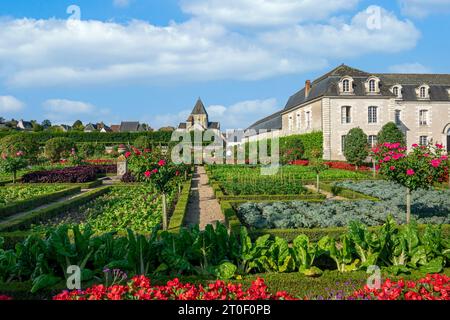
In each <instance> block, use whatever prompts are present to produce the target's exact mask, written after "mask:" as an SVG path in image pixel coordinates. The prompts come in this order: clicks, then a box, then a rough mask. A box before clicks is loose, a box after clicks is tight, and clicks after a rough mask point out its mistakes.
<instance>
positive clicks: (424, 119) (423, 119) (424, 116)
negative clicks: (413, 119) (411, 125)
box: [419, 110, 428, 126]
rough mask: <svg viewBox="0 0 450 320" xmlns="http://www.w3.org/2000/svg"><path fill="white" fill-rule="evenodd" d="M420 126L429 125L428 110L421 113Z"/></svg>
mask: <svg viewBox="0 0 450 320" xmlns="http://www.w3.org/2000/svg"><path fill="white" fill-rule="evenodd" d="M419 125H421V126H427V125H428V110H420V111H419Z"/></svg>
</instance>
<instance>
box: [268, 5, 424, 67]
mask: <svg viewBox="0 0 450 320" xmlns="http://www.w3.org/2000/svg"><path fill="white" fill-rule="evenodd" d="M376 11H378V12H379V13H380V15H379V19H378V21H376V22H375V23H373V24H372V21H373V20H371V17H372V15H373V12H376ZM261 37H262V39H263V41H264V42H265V43H267V44H270V45H273V46H277V47H278V48H283V49H285V50H286V51H292V50H294V52H297V53H298V52H300V53H301V54H302V55H303V56H312V55H318V56H321V57H323V58H351V57H357V56H361V55H363V54H367V53H374V52H387V53H392V52H400V51H403V50H408V49H411V48H413V47H414V46H415V45H416V43H417V41H418V39H419V38H420V32H419V31H418V30H417V29H416V28H415V26H414V25H413V24H412V23H411V22H410V21H402V20H399V19H398V18H397V17H396V16H395V15H394V14H393V13H391V12H388V11H386V10H384V9H382V8H380V7H377V6H371V7H369V8H368V10H367V11H366V10H365V11H362V12H360V13H358V14H357V15H356V16H355V17H354V18H353V19H352V20H351V22H350V23H348V24H347V23H344V22H341V21H335V22H334V23H333V24H327V25H306V26H301V25H297V26H293V27H291V28H286V29H283V30H280V31H275V32H267V33H265V34H263V35H261Z"/></svg>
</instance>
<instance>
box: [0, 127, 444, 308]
mask: <svg viewBox="0 0 450 320" xmlns="http://www.w3.org/2000/svg"><path fill="white" fill-rule="evenodd" d="M47 135H48V134H47ZM352 135H353V136H354V138H352ZM380 136H382V137H383V139H384V141H380V144H379V145H378V146H375V147H373V148H370V147H369V146H368V145H367V138H366V139H364V137H363V138H361V132H359V131H358V130H355V131H354V132H352V134H349V136H348V137H347V139H346V147H345V154H346V157H347V162H324V161H323V160H322V159H321V150H320V149H321V133H313V134H310V135H304V136H296V137H289V138H288V139H285V140H282V141H280V155H281V159H282V162H283V163H282V165H281V167H280V168H279V170H278V172H277V173H276V174H275V175H271V176H266V175H262V174H261V166H263V165H262V164H247V165H214V164H204V165H197V166H194V165H190V164H175V163H173V162H172V161H171V157H170V155H171V152H170V150H171V148H172V147H173V144H172V143H170V135H163V134H161V133H143V134H126V135H124V134H114V133H105V134H103V135H102V136H100V135H98V134H90V133H83V134H81V133H80V134H78V135H76V136H69V135H64V134H55V136H45V137H44V136H43V135H42V134H39V133H28V134H13V135H10V134H8V135H5V136H4V137H2V138H1V139H0V154H1V158H0V300H9V299H14V300H20V299H33V300H51V299H54V300H178V299H183V300H186V299H187V300H218V299H221V300H291V299H308V300H326V299H333V300H346V299H348V300H377V299H382V300H385V299H390V300H402V299H406V300H413V299H430V300H431V299H433V300H434V299H436V300H447V299H449V293H450V278H449V275H450V241H449V234H450V189H449V181H448V179H449V178H448V167H449V160H448V156H447V155H446V154H445V153H444V150H443V147H442V146H440V145H439V144H437V145H436V144H430V145H427V146H418V145H414V146H410V148H409V149H408V150H407V148H406V146H405V145H404V142H403V141H402V139H401V137H400V138H399V136H398V135H397V136H394V137H389V135H388V136H387V137H386V135H383V134H380ZM380 140H381V139H380ZM361 141H363V142H361ZM368 159H369V160H371V161H369V162H368V161H367V160H368ZM118 162H119V164H118ZM124 163H125V167H126V172H124V174H120V175H119V173H120V172H118V169H117V168H118V167H120V168H123V164H124ZM121 170H122V169H120V170H119V171H121ZM203 192H206V193H205V194H206V195H208V196H207V197H206V198H207V200H204V199H205V196H204V195H203ZM207 192H210V195H209V193H207ZM203 201H208V205H205V203H203ZM211 203H213V204H216V206H213V205H210V204H211ZM215 210H218V211H219V212H214V213H215V214H216V215H215V216H217V215H219V216H221V217H222V219H220V221H216V220H214V219H215V218H212V217H211V213H212V211H215ZM205 219H206V221H207V222H208V221H209V222H210V223H206V224H204V223H203V222H204V221H205ZM208 219H209V220H208ZM201 222H202V223H201ZM203 225H205V226H204V227H203ZM377 272H378V273H377ZM377 274H379V275H380V276H379V277H376V275H377Z"/></svg>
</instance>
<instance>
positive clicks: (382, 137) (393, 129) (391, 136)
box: [377, 122, 406, 146]
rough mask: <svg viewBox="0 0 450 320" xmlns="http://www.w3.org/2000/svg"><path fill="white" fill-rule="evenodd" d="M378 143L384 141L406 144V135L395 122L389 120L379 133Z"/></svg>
mask: <svg viewBox="0 0 450 320" xmlns="http://www.w3.org/2000/svg"><path fill="white" fill-rule="evenodd" d="M377 140H378V144H384V143H397V142H398V143H400V144H401V145H402V146H404V145H406V143H405V135H404V134H403V132H402V131H401V130H400V129H399V128H398V127H397V125H396V124H395V123H393V122H389V123H387V124H385V125H384V126H383V128H382V129H381V131H380V132H379V133H378V139H377Z"/></svg>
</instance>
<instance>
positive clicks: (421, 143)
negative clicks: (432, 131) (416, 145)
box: [419, 136, 428, 146]
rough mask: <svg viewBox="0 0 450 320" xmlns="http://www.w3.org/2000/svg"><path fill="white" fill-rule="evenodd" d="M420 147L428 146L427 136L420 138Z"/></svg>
mask: <svg viewBox="0 0 450 320" xmlns="http://www.w3.org/2000/svg"><path fill="white" fill-rule="evenodd" d="M419 142H420V145H421V146H426V145H427V144H428V136H420V141H419Z"/></svg>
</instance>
